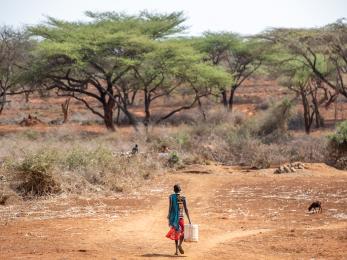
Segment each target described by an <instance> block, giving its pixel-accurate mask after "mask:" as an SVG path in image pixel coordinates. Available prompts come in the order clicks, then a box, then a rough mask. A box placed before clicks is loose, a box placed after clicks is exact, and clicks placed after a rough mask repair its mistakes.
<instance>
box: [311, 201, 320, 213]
mask: <svg viewBox="0 0 347 260" xmlns="http://www.w3.org/2000/svg"><path fill="white" fill-rule="evenodd" d="M311 210H314V212H315V213H317V212H320V213H322V211H323V209H322V205H321V203H320V201H315V202H313V203H312V204H311V205H310V206H309V207H308V211H311Z"/></svg>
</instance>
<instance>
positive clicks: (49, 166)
mask: <svg viewBox="0 0 347 260" xmlns="http://www.w3.org/2000/svg"><path fill="white" fill-rule="evenodd" d="M56 156H57V155H56V153H55V152H53V151H51V150H40V151H38V152H36V153H27V154H26V155H25V157H24V158H23V160H21V161H17V160H15V159H14V158H12V159H8V161H7V162H6V167H7V168H8V169H9V170H13V171H14V173H15V174H16V176H17V181H18V182H19V185H18V186H17V188H16V189H17V190H18V191H19V193H20V194H22V195H24V196H42V195H47V194H53V193H58V192H60V191H61V188H60V182H59V181H58V179H57V178H56V176H55V175H54V173H53V171H54V166H55V161H56Z"/></svg>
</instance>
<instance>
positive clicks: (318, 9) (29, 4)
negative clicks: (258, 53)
mask: <svg viewBox="0 0 347 260" xmlns="http://www.w3.org/2000/svg"><path fill="white" fill-rule="evenodd" d="M1 3H2V5H1V10H0V24H1V25H4V24H6V25H11V26H15V27H18V26H24V25H33V24H37V23H40V22H43V21H45V19H46V18H45V16H53V17H56V18H60V19H64V20H68V21H75V20H85V19H86V18H85V16H84V12H85V11H88V10H90V11H116V12H125V13H128V14H135V13H138V12H140V11H142V10H148V11H154V12H165V13H168V12H173V11H183V12H184V14H185V16H186V17H187V21H186V22H185V25H186V26H188V29H187V34H188V35H199V34H201V33H202V32H204V31H208V30H209V31H232V32H237V33H240V34H255V33H259V32H261V31H263V30H265V29H267V28H271V27H287V28H288V27H292V28H298V27H300V28H306V27H318V26H323V25H325V24H328V23H332V22H334V21H336V20H337V19H339V18H343V17H347V8H346V7H347V4H346V3H345V1H344V0H331V1H324V0H316V1H315V0H302V1H300V0H291V1H290V0H285V1H278V0H277V1H276V0H263V1H252V0H244V1H243V2H239V1H233V0H231V1H226V0H215V1H213V4H211V2H210V1H209V2H201V1H197V0H191V1H183V0H176V1H166V0H162V1H160V0H143V1H141V2H139V1H135V0H127V1H125V0H119V1H117V2H115V1H112V0H99V1H95V0H85V1H68V0H60V1H54V2H53V1H45V0H27V1H25V2H24V1H21V0H1ZM18 6H20V8H18Z"/></svg>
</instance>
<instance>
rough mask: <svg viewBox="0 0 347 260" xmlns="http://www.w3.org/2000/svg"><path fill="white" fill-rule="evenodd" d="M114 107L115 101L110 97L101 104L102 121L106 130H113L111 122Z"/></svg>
mask: <svg viewBox="0 0 347 260" xmlns="http://www.w3.org/2000/svg"><path fill="white" fill-rule="evenodd" d="M114 107H115V102H114V100H113V99H112V98H109V100H108V102H105V103H104V105H103V108H104V123H105V126H106V128H107V129H108V130H111V131H115V130H116V128H115V127H114V122H113V109H114Z"/></svg>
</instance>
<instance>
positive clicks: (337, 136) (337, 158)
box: [327, 120, 347, 169]
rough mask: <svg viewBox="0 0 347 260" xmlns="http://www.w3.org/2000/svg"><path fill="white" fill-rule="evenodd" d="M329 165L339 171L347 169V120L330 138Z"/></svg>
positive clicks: (338, 126) (339, 125)
mask: <svg viewBox="0 0 347 260" xmlns="http://www.w3.org/2000/svg"><path fill="white" fill-rule="evenodd" d="M328 140H329V146H328V151H329V153H328V154H329V156H328V157H327V163H328V164H330V165H332V166H335V167H336V168H338V169H347V120H346V121H343V122H342V123H340V124H338V125H337V127H336V131H335V133H333V134H331V135H329V136H328Z"/></svg>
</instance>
